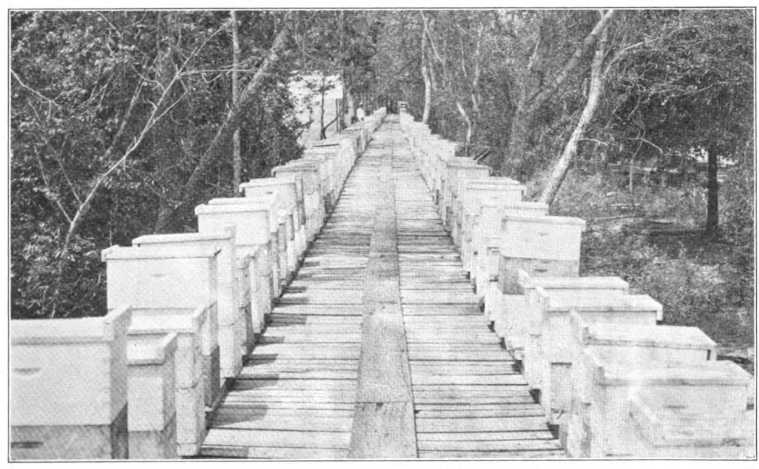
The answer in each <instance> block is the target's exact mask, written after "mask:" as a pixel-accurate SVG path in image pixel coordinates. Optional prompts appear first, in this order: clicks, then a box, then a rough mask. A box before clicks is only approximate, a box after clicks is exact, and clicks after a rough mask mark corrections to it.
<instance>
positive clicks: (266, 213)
mask: <svg viewBox="0 0 759 469" xmlns="http://www.w3.org/2000/svg"><path fill="white" fill-rule="evenodd" d="M226 200H230V202H222V200H221V199H212V201H216V203H215V204H213V205H211V204H208V205H199V206H197V207H195V215H196V216H197V217H198V231H199V232H201V233H205V232H216V231H218V229H219V226H226V225H233V226H234V227H235V248H236V252H237V256H238V258H241V257H242V256H245V255H247V254H250V253H251V252H255V251H257V250H258V249H259V248H260V246H265V247H266V252H267V256H268V258H269V263H270V264H269V268H270V269H271V285H272V288H271V292H272V298H273V297H274V294H275V292H277V291H278V289H279V280H278V279H279V270H280V266H279V250H278V245H279V244H278V235H277V233H278V231H279V221H278V215H277V213H275V212H273V210H274V207H273V203H274V202H273V199H270V200H269V201H267V202H265V203H263V204H259V203H255V202H250V201H249V200H246V199H245V198H244V197H237V198H235V199H226ZM237 200H239V201H240V202H239V203H238V202H237Z"/></svg>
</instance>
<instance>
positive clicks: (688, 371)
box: [581, 350, 752, 458]
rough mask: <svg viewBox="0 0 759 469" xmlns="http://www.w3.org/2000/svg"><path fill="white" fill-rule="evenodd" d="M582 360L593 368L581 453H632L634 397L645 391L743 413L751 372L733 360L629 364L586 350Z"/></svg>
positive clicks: (724, 411) (705, 408)
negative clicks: (654, 364) (630, 424)
mask: <svg viewBox="0 0 759 469" xmlns="http://www.w3.org/2000/svg"><path fill="white" fill-rule="evenodd" d="M582 359H583V360H586V363H587V366H588V368H589V369H591V370H592V376H593V379H592V382H591V387H590V393H591V397H590V405H589V407H588V413H587V417H586V418H585V420H584V422H583V425H584V426H585V429H586V432H585V435H586V441H584V442H583V443H582V444H581V448H583V450H584V452H583V457H591V458H604V457H621V456H626V457H629V456H630V455H629V453H628V451H627V442H628V441H630V438H631V435H630V431H629V428H630V427H629V415H630V401H631V399H633V398H635V397H636V396H637V395H639V394H640V393H642V392H646V393H648V392H657V393H659V392H667V393H673V394H674V395H677V396H678V401H679V402H681V403H684V404H685V405H687V406H688V407H691V408H693V409H698V410H699V411H701V412H706V411H709V412H713V413H714V414H717V415H726V416H728V415H745V410H746V407H747V405H748V396H749V388H750V386H751V383H752V379H751V376H750V375H749V374H748V373H747V372H746V371H744V370H743V369H741V368H740V367H739V366H738V365H736V364H735V363H732V362H729V361H713V360H710V361H703V362H701V363H698V364H695V363H691V364H685V365H684V364H679V363H674V364H672V363H666V362H665V363H657V364H656V366H652V364H651V363H637V364H636V363H631V362H629V361H627V360H621V361H618V360H604V359H602V358H600V357H598V355H597V354H596V353H595V352H594V351H590V350H585V351H584V353H583V357H582Z"/></svg>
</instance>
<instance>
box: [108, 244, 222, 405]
mask: <svg viewBox="0 0 759 469" xmlns="http://www.w3.org/2000/svg"><path fill="white" fill-rule="evenodd" d="M218 253H219V249H217V248H216V247H181V248H179V247H172V248H161V247H150V248H147V247H140V248H138V247H121V246H112V247H110V248H108V249H106V250H103V252H102V256H103V260H105V261H106V263H107V265H106V273H107V278H108V287H107V291H108V307H109V308H117V307H120V306H125V305H130V306H132V307H133V308H153V309H155V308H191V309H192V310H194V309H196V308H197V307H198V305H204V306H203V308H205V309H207V311H208V312H207V313H206V314H207V320H206V321H205V322H204V326H203V331H204V334H203V348H202V351H201V353H202V355H203V360H204V365H203V374H204V377H205V379H204V381H203V390H204V393H205V402H206V404H208V405H211V404H213V402H214V401H215V400H216V398H217V397H218V396H219V395H220V390H221V370H220V363H219V359H220V357H219V328H218V318H217V303H216V297H217V292H218V288H217V279H218V274H217V261H216V257H217V255H218ZM134 314H136V313H133V315H134Z"/></svg>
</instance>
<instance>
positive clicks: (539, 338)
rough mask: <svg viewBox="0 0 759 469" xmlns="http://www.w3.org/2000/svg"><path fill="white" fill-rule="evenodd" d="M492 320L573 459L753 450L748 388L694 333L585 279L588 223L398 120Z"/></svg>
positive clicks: (615, 285)
mask: <svg viewBox="0 0 759 469" xmlns="http://www.w3.org/2000/svg"><path fill="white" fill-rule="evenodd" d="M401 126H402V128H403V130H404V133H405V135H406V137H407V139H408V141H409V144H410V146H411V149H412V152H413V154H414V155H415V158H416V161H417V163H418V166H419V168H420V172H421V174H422V176H423V178H424V180H425V181H426V183H427V185H428V187H429V189H430V190H431V192H432V193H433V194H434V197H435V200H436V202H437V206H438V208H439V211H440V216H441V218H442V220H443V222H444V225H445V227H446V229H447V230H449V231H450V233H451V236H452V238H453V240H454V242H455V244H456V246H457V247H458V248H459V249H460V252H461V257H462V260H463V262H464V266H465V269H466V270H467V272H468V273H469V276H470V279H471V282H472V284H473V288H474V289H475V292H476V294H477V295H478V296H479V298H480V299H481V302H482V304H481V306H482V307H483V310H484V313H485V316H486V318H487V321H488V322H489V323H490V324H491V326H492V327H493V329H494V331H495V332H496V334H497V335H498V337H500V338H501V339H502V340H503V344H504V346H505V347H506V349H507V350H508V351H509V352H510V353H511V354H512V356H513V357H514V359H515V360H517V363H518V364H519V365H520V368H521V370H522V372H523V374H524V377H525V380H526V381H527V383H528V385H529V388H530V390H531V393H532V394H533V396H534V397H535V398H536V399H537V400H538V401H539V402H540V404H541V406H542V407H543V409H544V412H545V415H546V419H547V422H548V424H549V425H550V426H552V428H553V429H554V430H557V431H558V434H559V437H560V439H561V442H562V445H563V446H564V448H565V449H566V450H567V453H568V454H569V455H570V456H572V457H589V458H617V457H625V458H638V457H640V458H648V457H654V458H658V457H684V458H748V457H754V455H755V442H754V434H755V430H754V426H755V418H754V411H753V410H752V409H753V394H752V389H753V386H752V384H753V379H752V377H751V375H750V374H748V373H747V372H745V371H744V370H743V369H741V368H740V367H739V366H738V365H736V364H734V363H732V362H729V361H717V360H716V350H715V349H716V344H715V343H714V341H712V340H711V339H710V338H709V337H707V336H706V334H704V333H703V332H702V331H701V330H700V329H698V328H695V327H682V326H670V325H657V324H660V323H661V322H662V319H663V311H662V307H661V305H660V304H659V303H658V302H657V301H655V300H654V299H653V298H651V297H650V296H648V295H643V294H633V293H631V292H630V290H629V288H628V284H627V282H625V281H624V280H623V279H621V278H619V277H580V276H579V270H580V262H579V261H580V245H581V239H582V232H583V230H584V228H585V222H584V221H583V220H581V219H578V218H571V217H557V216H550V215H549V214H548V207H547V206H546V205H545V204H542V203H537V202H527V201H524V200H523V194H524V189H525V188H524V186H523V185H522V184H520V183H519V182H518V181H515V180H513V179H509V178H506V177H493V176H490V171H489V168H488V167H485V166H481V165H479V164H477V162H475V161H474V160H472V159H471V158H468V157H456V156H454V148H455V144H454V143H452V142H449V141H446V140H444V139H442V138H440V137H438V136H436V135H432V134H431V133H430V130H429V128H428V127H427V126H426V125H424V124H421V123H419V122H414V121H413V119H412V118H411V117H410V115H408V114H406V113H404V112H402V113H401Z"/></svg>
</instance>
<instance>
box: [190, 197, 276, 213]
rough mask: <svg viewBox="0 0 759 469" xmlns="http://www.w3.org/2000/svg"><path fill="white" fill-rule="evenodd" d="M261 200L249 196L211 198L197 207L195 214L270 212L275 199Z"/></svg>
mask: <svg viewBox="0 0 759 469" xmlns="http://www.w3.org/2000/svg"><path fill="white" fill-rule="evenodd" d="M270 202H271V203H268V202H267V201H264V202H262V201H260V200H256V199H252V198H247V197H234V198H233V199H232V198H230V199H211V200H209V201H208V203H207V204H203V205H198V206H197V207H195V215H202V214H209V213H240V212H267V213H268V212H269V211H271V210H272V206H273V205H275V204H274V201H270Z"/></svg>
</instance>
